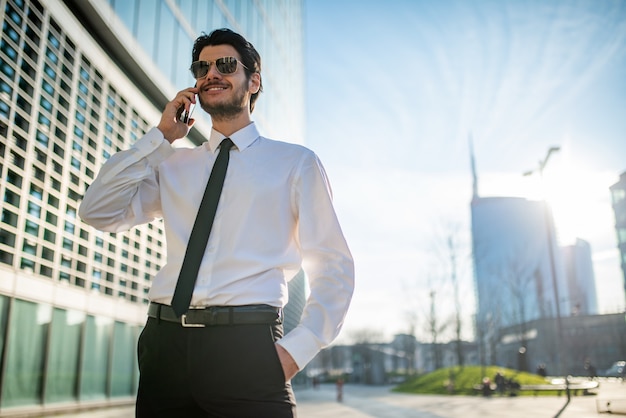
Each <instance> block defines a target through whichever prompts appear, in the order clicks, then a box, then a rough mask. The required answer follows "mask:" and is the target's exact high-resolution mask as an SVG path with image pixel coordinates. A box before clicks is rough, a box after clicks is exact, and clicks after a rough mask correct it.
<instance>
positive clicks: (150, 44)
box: [133, 0, 161, 58]
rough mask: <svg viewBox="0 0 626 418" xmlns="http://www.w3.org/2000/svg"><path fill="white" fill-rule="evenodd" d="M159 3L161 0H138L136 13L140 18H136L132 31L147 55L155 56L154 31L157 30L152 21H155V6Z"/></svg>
mask: <svg viewBox="0 0 626 418" xmlns="http://www.w3.org/2000/svg"><path fill="white" fill-rule="evenodd" d="M160 4H161V2H156V1H153V0H139V8H138V11H137V15H138V16H141V19H137V25H136V30H135V31H134V32H133V34H134V35H135V38H137V39H139V42H141V45H142V46H143V48H144V49H145V51H146V52H147V53H148V55H149V56H151V57H153V58H154V56H155V50H154V48H155V38H156V31H158V30H159V28H158V26H157V25H155V24H154V22H156V21H157V17H158V16H157V14H158V12H157V8H158V7H159V5H160Z"/></svg>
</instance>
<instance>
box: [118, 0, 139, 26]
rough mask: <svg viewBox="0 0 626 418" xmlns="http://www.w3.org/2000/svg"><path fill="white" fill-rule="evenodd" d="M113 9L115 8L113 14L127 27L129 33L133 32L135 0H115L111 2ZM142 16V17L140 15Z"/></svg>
mask: <svg viewBox="0 0 626 418" xmlns="http://www.w3.org/2000/svg"><path fill="white" fill-rule="evenodd" d="M113 9H114V10H115V14H117V15H118V16H119V17H120V19H122V22H124V25H126V27H127V28H128V30H129V31H130V32H131V33H134V32H135V22H136V20H137V19H136V18H135V16H136V15H135V13H136V10H137V4H136V1H135V0H117V1H114V2H113ZM142 18H143V17H142Z"/></svg>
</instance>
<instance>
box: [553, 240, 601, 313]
mask: <svg viewBox="0 0 626 418" xmlns="http://www.w3.org/2000/svg"><path fill="white" fill-rule="evenodd" d="M561 253H562V256H563V265H564V266H565V274H566V276H567V289H568V294H569V300H568V301H566V304H567V305H569V306H570V310H571V313H572V315H597V314H598V297H597V294H596V278H595V274H594V272H593V261H592V259H591V246H590V245H589V243H588V242H587V241H585V240H582V239H580V238H577V239H576V242H575V243H574V244H572V245H565V246H562V247H561Z"/></svg>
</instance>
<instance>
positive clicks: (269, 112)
mask: <svg viewBox="0 0 626 418" xmlns="http://www.w3.org/2000/svg"><path fill="white" fill-rule="evenodd" d="M0 20H2V35H1V43H0V174H1V178H2V182H1V183H0V197H1V200H0V211H1V214H2V215H1V216H2V218H1V221H0V352H1V353H2V356H1V360H0V387H1V391H0V411H5V410H10V409H12V408H26V409H27V408H29V407H33V408H37V410H38V411H41V408H42V406H43V409H45V408H47V407H48V406H53V407H58V406H59V405H61V404H63V405H66V406H68V407H78V405H79V404H80V405H82V406H89V405H90V402H91V404H93V402H96V403H104V404H106V403H109V402H112V401H115V402H120V401H124V400H129V401H131V400H132V399H133V397H134V393H135V388H136V382H137V374H136V358H135V342H136V339H137V336H138V334H139V332H140V330H141V327H142V326H143V323H144V322H145V314H146V303H147V299H146V295H147V291H148V289H149V287H150V281H151V278H152V276H153V275H154V274H155V273H156V272H157V270H158V269H159V267H160V266H161V265H162V264H163V263H164V257H165V254H166V251H165V241H164V236H163V227H162V224H161V222H160V221H155V222H152V223H150V224H148V225H144V226H141V227H138V228H134V229H132V230H131V231H129V232H127V233H118V234H108V233H103V232H99V231H96V230H94V229H92V228H90V227H88V226H87V225H85V224H83V223H82V222H81V221H80V219H78V218H77V215H76V213H77V209H78V206H79V204H80V198H81V196H82V194H83V193H84V191H85V189H86V187H87V186H88V185H89V183H90V182H91V181H92V180H93V178H94V176H95V173H97V172H98V169H99V168H100V166H101V165H102V164H103V163H104V161H106V160H107V159H108V158H109V157H110V156H111V155H113V154H114V153H115V152H117V151H118V150H121V149H127V148H129V147H130V146H131V145H132V144H133V143H134V141H135V140H136V139H138V138H139V137H141V135H142V134H143V133H144V132H145V131H146V130H148V129H149V128H150V127H151V126H154V125H156V124H157V123H158V120H159V118H160V113H161V110H162V109H163V107H164V106H165V103H166V102H167V101H168V100H170V99H171V98H172V97H173V96H174V95H175V94H176V92H177V91H178V90H180V89H182V88H185V87H188V86H190V85H193V83H194V80H193V78H192V77H191V74H190V73H189V71H188V68H189V65H190V61H191V48H192V44H193V40H194V39H195V38H196V37H197V35H199V34H200V33H201V32H203V31H204V32H210V31H211V30H212V29H215V28H218V27H229V28H232V29H233V30H235V31H238V32H240V33H242V34H243V35H244V36H245V37H246V38H248V39H250V40H251V42H252V43H253V44H254V45H255V47H256V48H257V49H258V50H259V52H260V53H261V56H262V57H263V85H264V92H263V93H262V95H261V97H260V98H259V103H260V104H259V105H258V106H257V107H256V109H255V112H254V114H253V117H254V119H255V120H256V121H257V124H258V125H259V126H260V128H261V131H262V132H264V133H265V134H266V135H268V136H271V137H275V138H277V139H283V140H286V141H291V142H299V143H302V142H304V91H303V89H304V87H303V86H304V76H303V51H302V48H303V33H302V1H301V0H237V1H232V0H108V1H107V0H65V1H62V0H46V1H40V0H0ZM201 115H202V112H198V111H197V112H196V113H195V114H194V117H197V118H198V119H199V120H198V121H197V123H196V124H195V125H194V128H193V129H192V131H191V133H190V135H189V141H188V143H187V144H188V145H191V144H192V143H199V142H201V141H202V140H203V138H204V137H208V133H209V131H210V119H209V118H208V117H202V116H201ZM294 284H295V285H296V286H294V289H296V291H294V292H290V294H291V295H292V297H293V299H294V300H295V305H294V306H296V307H299V308H296V309H294V310H293V312H294V313H293V314H292V315H291V316H290V317H288V319H289V320H290V321H291V322H293V321H294V320H295V318H296V317H297V316H298V315H299V312H298V309H300V310H301V305H302V304H303V302H302V298H303V297H304V280H303V278H302V277H298V279H297V280H296V281H294ZM287 315H289V313H287Z"/></svg>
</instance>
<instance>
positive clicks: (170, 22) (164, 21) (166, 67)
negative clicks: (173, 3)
mask: <svg viewBox="0 0 626 418" xmlns="http://www.w3.org/2000/svg"><path fill="white" fill-rule="evenodd" d="M159 4H160V5H161V13H160V17H159V26H158V32H157V35H158V43H157V51H156V62H157V65H158V66H159V68H160V69H161V71H163V72H164V74H165V76H166V77H167V78H168V79H170V80H172V79H173V74H172V70H173V68H174V67H175V66H176V65H178V63H177V62H175V57H174V51H176V49H177V46H175V45H174V42H175V39H174V37H175V35H176V32H175V23H176V19H175V18H174V15H173V14H172V11H171V10H170V8H169V6H168V5H167V3H166V2H161V3H159Z"/></svg>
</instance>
